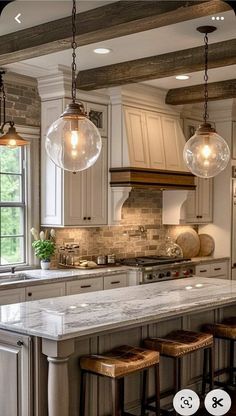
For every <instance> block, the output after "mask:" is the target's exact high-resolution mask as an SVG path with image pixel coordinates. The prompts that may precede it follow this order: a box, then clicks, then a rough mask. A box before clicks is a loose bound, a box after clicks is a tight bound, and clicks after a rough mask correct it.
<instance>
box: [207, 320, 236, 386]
mask: <svg viewBox="0 0 236 416" xmlns="http://www.w3.org/2000/svg"><path fill="white" fill-rule="evenodd" d="M203 330H204V331H206V332H208V333H210V334H212V335H213V336H214V338H219V339H225V340H227V341H229V349H230V355H229V369H226V370H225V371H224V373H226V372H227V373H229V382H228V383H227V382H221V381H216V382H215V384H217V385H218V386H223V387H224V386H226V385H227V386H231V387H236V383H235V380H234V377H235V372H236V367H234V358H235V357H234V355H235V354H234V347H235V342H236V316H232V317H230V318H226V319H224V320H223V321H222V322H221V323H217V324H206V325H204V326H203ZM222 374H223V373H222Z"/></svg>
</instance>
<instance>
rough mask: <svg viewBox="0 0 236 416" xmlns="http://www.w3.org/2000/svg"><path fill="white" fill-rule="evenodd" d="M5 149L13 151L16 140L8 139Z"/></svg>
mask: <svg viewBox="0 0 236 416" xmlns="http://www.w3.org/2000/svg"><path fill="white" fill-rule="evenodd" d="M7 147H9V148H11V149H15V147H17V145H16V140H15V139H9V142H8V144H7Z"/></svg>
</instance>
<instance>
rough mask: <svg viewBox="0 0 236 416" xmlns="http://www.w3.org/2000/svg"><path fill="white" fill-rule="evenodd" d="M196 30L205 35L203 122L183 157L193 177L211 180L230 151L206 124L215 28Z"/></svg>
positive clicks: (189, 142)
mask: <svg viewBox="0 0 236 416" xmlns="http://www.w3.org/2000/svg"><path fill="white" fill-rule="evenodd" d="M197 30H198V31H199V32H200V33H204V34H205V37H204V43H205V74H204V81H205V84H204V116H203V118H204V122H203V123H202V124H201V125H200V126H199V127H198V129H197V130H196V132H195V134H194V135H193V136H192V137H191V138H190V139H189V140H188V141H187V142H186V144H185V146H184V151H183V157H184V161H185V164H186V165H187V167H188V169H189V170H190V171H191V172H192V173H193V174H194V175H196V176H199V177H200V178H212V177H214V176H216V175H218V174H219V173H220V172H221V171H222V170H224V169H225V168H226V166H227V164H228V161H229V158H230V150H229V147H228V145H227V143H226V141H225V140H224V139H223V138H222V137H221V136H220V135H219V134H217V133H216V131H215V129H214V128H213V127H212V126H211V124H210V123H209V122H208V117H209V116H208V33H212V32H214V31H215V30H216V27H214V26H200V27H198V28H197Z"/></svg>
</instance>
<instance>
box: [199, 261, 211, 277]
mask: <svg viewBox="0 0 236 416" xmlns="http://www.w3.org/2000/svg"><path fill="white" fill-rule="evenodd" d="M195 275H196V276H199V277H210V276H211V264H197V266H196V268H195Z"/></svg>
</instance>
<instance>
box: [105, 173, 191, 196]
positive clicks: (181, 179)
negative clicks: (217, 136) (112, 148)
mask: <svg viewBox="0 0 236 416" xmlns="http://www.w3.org/2000/svg"><path fill="white" fill-rule="evenodd" d="M110 174H111V176H110V177H111V179H110V185H111V186H112V187H115V186H122V187H126V186H127V187H132V188H155V189H158V190H161V191H165V190H172V189H173V190H177V189H181V190H183V189H186V190H193V189H195V188H196V185H195V183H194V175H192V174H191V173H188V172H179V171H167V170H159V169H148V168H136V167H135V168H133V167H126V168H124V167H121V168H111V169H110Z"/></svg>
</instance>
